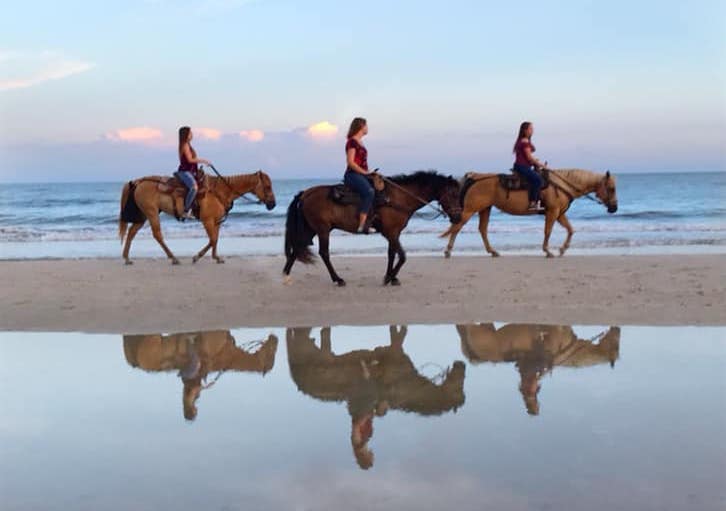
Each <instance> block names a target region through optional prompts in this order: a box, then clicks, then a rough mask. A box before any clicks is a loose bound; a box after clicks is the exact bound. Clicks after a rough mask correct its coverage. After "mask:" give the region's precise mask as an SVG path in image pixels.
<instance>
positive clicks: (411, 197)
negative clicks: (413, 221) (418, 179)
mask: <svg viewBox="0 0 726 511" xmlns="http://www.w3.org/2000/svg"><path fill="white" fill-rule="evenodd" d="M398 186H400V187H401V190H399V191H401V195H402V196H403V202H404V204H405V206H406V207H408V208H411V209H412V210H413V211H418V210H419V209H421V208H422V207H424V206H425V205H426V204H428V203H429V202H431V201H432V200H434V198H435V197H434V191H433V186H429V185H421V184H413V183H412V184H407V185H398ZM404 190H405V191H404ZM422 201H424V202H422Z"/></svg>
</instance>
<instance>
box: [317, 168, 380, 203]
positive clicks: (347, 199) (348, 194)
mask: <svg viewBox="0 0 726 511" xmlns="http://www.w3.org/2000/svg"><path fill="white" fill-rule="evenodd" d="M369 179H371V180H372V181H373V189H374V190H375V195H374V198H373V208H378V207H380V206H383V205H385V204H388V202H389V200H388V196H387V195H386V183H385V182H384V181H383V178H382V177H381V176H379V175H377V174H374V175H373V177H372V178H369ZM328 196H329V197H330V199H331V200H332V201H333V202H335V203H337V204H340V205H341V206H358V204H360V195H358V193H357V192H355V191H354V190H352V189H351V188H349V187H348V185H346V184H344V183H340V184H337V185H334V186H331V187H330V193H329V195H328Z"/></svg>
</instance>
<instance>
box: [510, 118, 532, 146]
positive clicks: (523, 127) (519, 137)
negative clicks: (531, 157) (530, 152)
mask: <svg viewBox="0 0 726 511" xmlns="http://www.w3.org/2000/svg"><path fill="white" fill-rule="evenodd" d="M531 125H532V123H531V122H529V121H524V122H523V123H522V124H520V125H519V134H518V135H517V140H515V141H514V146H512V152H513V153H516V152H517V142H519V141H520V140H522V139H523V138H524V132H525V131H527V129H528V128H529V127H530V126H531ZM530 142H532V141H531V140H530Z"/></svg>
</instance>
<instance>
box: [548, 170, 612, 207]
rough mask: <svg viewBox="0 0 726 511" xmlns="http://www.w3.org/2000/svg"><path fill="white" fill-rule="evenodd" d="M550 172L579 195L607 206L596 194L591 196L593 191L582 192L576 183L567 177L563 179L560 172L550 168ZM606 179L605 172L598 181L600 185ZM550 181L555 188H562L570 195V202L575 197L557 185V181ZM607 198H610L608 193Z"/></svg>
mask: <svg viewBox="0 0 726 511" xmlns="http://www.w3.org/2000/svg"><path fill="white" fill-rule="evenodd" d="M550 174H554V175H555V176H557V178H558V179H561V180H562V181H563V182H564V183H565V184H566V185H568V186H569V187H570V188H572V189H573V190H575V192H577V193H578V194H579V195H580V196H581V197H585V198H586V199H589V200H591V201H593V202H596V203H598V204H602V205H603V206H607V204H606V203H604V202H603V201H601V200H600V199H599V198H598V197H597V196H595V197H592V193H593V192H590V193H585V192H584V191H583V190H582V189H581V188H579V187H578V186H577V185H575V184H573V183H572V182H571V181H568V180H567V179H565V178H564V177H563V176H562V175H561V174H558V173H557V171H556V170H550ZM606 180H607V174H606V175H605V177H604V178H603V179H602V181H601V183H600V184H601V185H602V184H605V181H606ZM550 183H551V184H552V185H553V186H555V187H556V188H557V189H558V190H562V191H563V192H564V193H566V194H567V195H568V196H569V197H570V202H572V201H573V200H574V199H575V197H574V196H573V195H572V194H571V193H570V192H568V191H567V190H565V189H564V188H562V186H560V185H558V184H557V183H552V181H551V180H550ZM599 186H600V185H598V187H599ZM608 198H610V197H609V194H608Z"/></svg>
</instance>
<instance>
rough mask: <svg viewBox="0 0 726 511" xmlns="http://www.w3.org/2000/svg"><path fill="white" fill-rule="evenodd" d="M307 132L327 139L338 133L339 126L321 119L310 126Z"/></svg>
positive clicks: (321, 138) (315, 137) (319, 138)
mask: <svg viewBox="0 0 726 511" xmlns="http://www.w3.org/2000/svg"><path fill="white" fill-rule="evenodd" d="M307 133H308V135H310V136H311V137H313V138H314V139H317V140H325V139H330V138H333V137H335V136H336V135H337V134H338V127H337V126H336V125H335V124H333V123H331V122H328V121H321V122H317V123H315V124H312V125H310V126H308V128H307Z"/></svg>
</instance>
